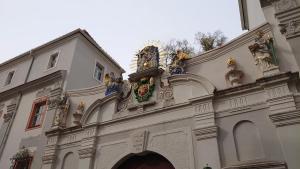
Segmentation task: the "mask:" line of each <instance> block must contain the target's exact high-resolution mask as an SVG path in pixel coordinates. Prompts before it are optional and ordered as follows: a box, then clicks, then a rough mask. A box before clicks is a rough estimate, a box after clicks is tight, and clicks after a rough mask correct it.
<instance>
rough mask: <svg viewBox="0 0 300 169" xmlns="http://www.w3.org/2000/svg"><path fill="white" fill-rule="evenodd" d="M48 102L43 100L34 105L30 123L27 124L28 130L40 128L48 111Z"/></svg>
mask: <svg viewBox="0 0 300 169" xmlns="http://www.w3.org/2000/svg"><path fill="white" fill-rule="evenodd" d="M46 103H47V101H46V100H45V99H44V100H41V101H37V102H34V103H33V106H32V107H33V108H32V111H31V113H30V117H29V121H28V124H27V129H31V128H35V127H39V126H41V124H42V121H43V117H44V115H45V113H46V109H47V104H46Z"/></svg>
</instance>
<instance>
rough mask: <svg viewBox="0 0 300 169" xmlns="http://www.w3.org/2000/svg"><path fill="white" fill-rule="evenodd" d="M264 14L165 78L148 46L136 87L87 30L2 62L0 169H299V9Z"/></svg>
mask: <svg viewBox="0 0 300 169" xmlns="http://www.w3.org/2000/svg"><path fill="white" fill-rule="evenodd" d="M257 2H258V1H257ZM245 3H253V4H254V2H249V1H241V3H240V4H245ZM258 5H259V6H261V7H260V8H257V7H255V8H253V7H251V6H256V5H249V4H248V6H247V11H255V10H259V11H261V13H262V14H263V15H264V16H263V17H264V19H265V21H266V22H265V23H263V24H260V22H261V19H259V20H258V21H257V22H256V20H255V19H254V20H251V22H252V24H254V25H255V24H257V26H256V27H251V28H250V27H249V28H248V29H250V30H249V31H248V32H246V33H245V34H242V35H241V36H239V37H237V38H235V39H233V40H232V41H230V42H228V43H226V44H225V45H223V46H221V47H219V48H216V49H213V50H210V51H208V52H206V53H203V54H201V55H199V56H196V57H193V58H188V55H187V54H186V53H183V52H182V51H177V53H174V55H173V58H172V62H171V64H170V65H169V67H168V68H167V69H165V70H164V69H161V68H160V67H159V56H160V54H159V50H158V48H157V47H156V46H151V45H150V46H146V47H145V48H143V49H142V50H140V51H139V53H138V54H137V66H136V67H137V70H136V72H134V73H132V74H130V75H129V79H128V80H123V79H122V78H121V74H122V73H123V72H124V70H123V69H122V68H121V67H120V66H119V65H118V64H117V63H116V62H114V61H113V60H112V58H111V57H110V56H109V55H107V54H106V53H105V52H104V51H103V50H102V49H101V48H100V47H99V46H98V45H97V43H96V42H95V41H94V40H93V39H92V38H91V37H90V36H89V35H88V33H87V32H86V31H83V30H75V31H73V32H71V33H69V34H67V35H64V36H63V37H60V38H58V39H56V40H54V41H51V42H49V43H47V44H45V45H42V46H40V47H38V48H36V49H33V50H31V51H29V52H27V53H25V54H23V55H21V56H19V57H17V58H15V59H13V60H10V61H8V62H5V63H3V64H1V65H0V79H1V82H2V83H3V86H4V87H3V88H2V89H1V92H0V103H1V104H0V112H2V117H3V118H1V121H0V125H1V130H0V139H1V145H0V146H1V147H0V148H1V149H0V150H1V151H0V153H1V154H0V166H1V167H0V168H1V169H2V168H4V169H5V168H10V167H11V168H15V169H19V168H21V166H23V167H24V166H26V167H30V168H31V169H39V168H42V169H82V168H87V169H133V168H146V169H148V168H149V169H150V168H152V169H163V168H164V169H172V168H176V169H201V168H204V167H207V168H206V169H208V168H209V167H211V168H213V169H220V168H223V169H251V168H253V169H257V168H261V169H298V168H299V167H300V162H299V157H300V135H299V134H298V132H299V131H300V110H299V106H300V95H299V89H300V86H299V82H300V81H299V70H300V69H299V66H300V62H299V57H298V55H299V54H300V51H299V49H298V48H299V47H298V46H299V44H300V36H299V32H300V26H298V25H299V24H298V23H299V19H300V15H299V13H300V12H299V11H300V1H299V0H298V1H296V0H279V1H272V0H271V1H267V0H261V1H259V4H258ZM248 8H249V9H248ZM244 9H245V8H243V9H241V11H242V12H241V13H243V15H242V16H244V15H245V14H246V13H247V11H244ZM251 16H252V15H251ZM241 19H242V22H243V18H241ZM25 70H26V71H25ZM22 79H23V80H22Z"/></svg>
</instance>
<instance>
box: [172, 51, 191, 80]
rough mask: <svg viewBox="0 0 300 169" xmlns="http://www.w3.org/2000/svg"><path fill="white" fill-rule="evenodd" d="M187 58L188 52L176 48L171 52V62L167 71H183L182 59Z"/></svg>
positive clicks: (178, 72) (181, 72)
mask: <svg viewBox="0 0 300 169" xmlns="http://www.w3.org/2000/svg"><path fill="white" fill-rule="evenodd" d="M188 58H189V56H188V54H187V53H185V52H183V51H181V50H177V52H176V53H173V54H171V64H170V66H169V72H170V74H171V75H174V74H183V73H185V63H184V61H185V60H187V59H188Z"/></svg>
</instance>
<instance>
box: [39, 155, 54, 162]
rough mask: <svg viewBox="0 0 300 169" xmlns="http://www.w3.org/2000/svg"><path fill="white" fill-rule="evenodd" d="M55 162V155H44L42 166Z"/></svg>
mask: <svg viewBox="0 0 300 169" xmlns="http://www.w3.org/2000/svg"><path fill="white" fill-rule="evenodd" d="M55 160H56V155H44V156H43V157H42V162H43V164H53V163H54V162H55Z"/></svg>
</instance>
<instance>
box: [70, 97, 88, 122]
mask: <svg viewBox="0 0 300 169" xmlns="http://www.w3.org/2000/svg"><path fill="white" fill-rule="evenodd" d="M84 109H85V104H84V102H83V101H81V102H80V103H79V104H78V106H77V110H76V112H75V113H73V117H74V121H73V123H74V124H75V125H81V123H80V120H81V117H82V115H83V113H84Z"/></svg>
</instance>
